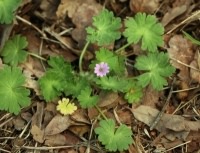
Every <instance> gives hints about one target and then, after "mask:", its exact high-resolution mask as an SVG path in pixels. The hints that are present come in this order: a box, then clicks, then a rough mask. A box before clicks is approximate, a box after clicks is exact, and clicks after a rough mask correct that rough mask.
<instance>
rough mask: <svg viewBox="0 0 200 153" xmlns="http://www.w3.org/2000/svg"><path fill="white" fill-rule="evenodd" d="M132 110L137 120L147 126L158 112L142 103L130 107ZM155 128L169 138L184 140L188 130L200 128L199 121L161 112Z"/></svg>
mask: <svg viewBox="0 0 200 153" xmlns="http://www.w3.org/2000/svg"><path fill="white" fill-rule="evenodd" d="M132 112H133V114H134V116H135V118H136V119H137V120H139V121H141V122H143V123H145V124H147V125H148V126H150V125H151V124H152V122H153V121H154V119H155V117H156V116H157V114H158V113H159V111H158V110H157V109H154V108H151V107H149V106H144V105H141V106H139V107H138V108H136V109H132ZM155 129H157V130H158V131H159V132H163V133H166V137H167V138H168V139H170V140H174V139H175V138H176V137H177V138H179V139H183V140H185V139H186V138H187V136H188V134H189V132H190V131H198V130H199V129H200V121H187V120H185V118H184V117H182V116H179V115H171V114H163V116H162V118H161V119H160V120H159V122H158V123H157V125H156V126H155Z"/></svg>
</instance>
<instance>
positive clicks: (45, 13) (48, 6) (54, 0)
mask: <svg viewBox="0 0 200 153" xmlns="http://www.w3.org/2000/svg"><path fill="white" fill-rule="evenodd" d="M58 5H59V1H58V0H48V1H44V0H42V1H41V3H40V9H41V11H40V12H39V11H37V12H35V13H36V14H40V15H39V16H40V17H42V18H43V19H48V20H53V19H54V20H55V19H56V10H57V7H58Z"/></svg>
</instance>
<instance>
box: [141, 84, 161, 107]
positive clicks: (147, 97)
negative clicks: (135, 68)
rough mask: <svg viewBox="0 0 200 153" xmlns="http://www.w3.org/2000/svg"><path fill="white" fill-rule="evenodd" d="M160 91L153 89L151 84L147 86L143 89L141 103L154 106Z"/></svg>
mask: <svg viewBox="0 0 200 153" xmlns="http://www.w3.org/2000/svg"><path fill="white" fill-rule="evenodd" d="M160 94H161V92H158V91H156V90H154V89H153V88H152V87H151V86H148V87H147V88H146V89H145V91H144V96H143V98H142V100H141V101H142V104H143V105H146V106H151V107H153V108H156V104H157V103H158V100H159V97H160Z"/></svg>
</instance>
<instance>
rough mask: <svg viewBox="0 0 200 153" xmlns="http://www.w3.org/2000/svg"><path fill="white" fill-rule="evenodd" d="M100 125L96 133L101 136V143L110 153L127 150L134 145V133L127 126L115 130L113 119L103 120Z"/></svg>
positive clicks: (99, 137)
mask: <svg viewBox="0 0 200 153" xmlns="http://www.w3.org/2000/svg"><path fill="white" fill-rule="evenodd" d="M99 125H100V127H97V128H96V129H95V133H96V134H98V135H99V136H98V139H99V141H100V142H101V143H102V144H103V145H105V148H106V149H108V150H109V151H117V150H118V151H123V150H127V149H128V147H129V145H130V144H132V143H133V139H132V137H131V135H132V131H131V129H129V128H128V127H127V126H126V125H124V124H122V125H120V126H119V127H118V128H117V129H115V123H114V121H113V120H112V119H108V120H101V121H100V122H99Z"/></svg>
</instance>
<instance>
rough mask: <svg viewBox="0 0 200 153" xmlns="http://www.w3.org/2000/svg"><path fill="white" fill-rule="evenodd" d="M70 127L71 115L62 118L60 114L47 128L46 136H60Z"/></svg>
mask: <svg viewBox="0 0 200 153" xmlns="http://www.w3.org/2000/svg"><path fill="white" fill-rule="evenodd" d="M70 125H71V120H70V118H69V115H66V116H62V115H60V114H58V115H56V116H55V117H54V118H53V119H52V120H51V121H50V122H49V124H48V125H47V126H46V128H45V136H47V135H55V134H59V133H61V132H63V131H64V130H66V129H67V128H68V127H69V126H70Z"/></svg>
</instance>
